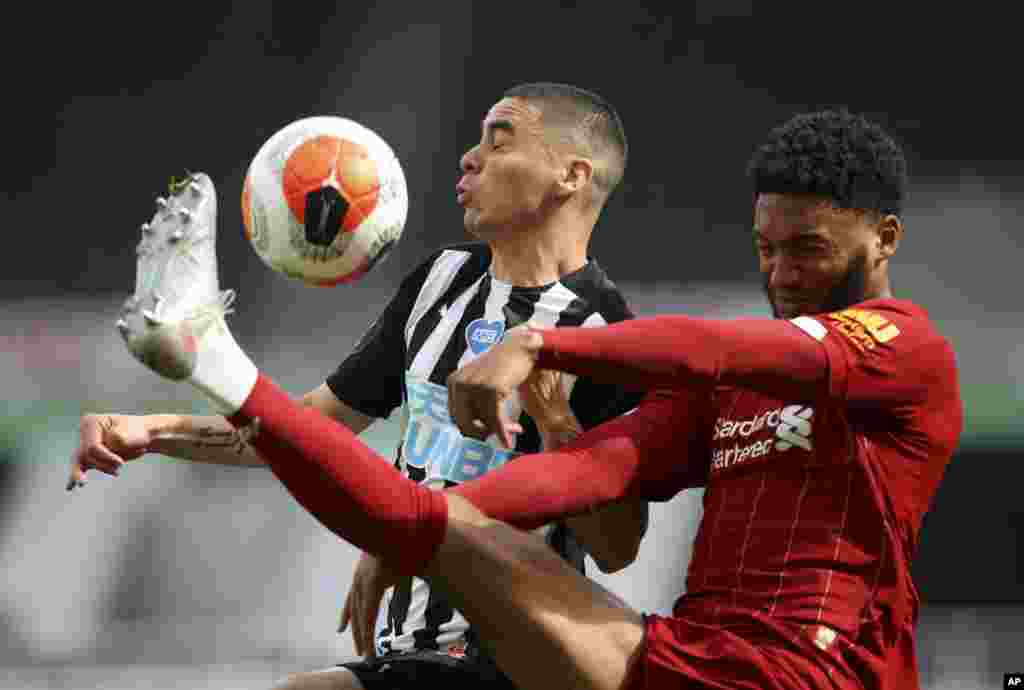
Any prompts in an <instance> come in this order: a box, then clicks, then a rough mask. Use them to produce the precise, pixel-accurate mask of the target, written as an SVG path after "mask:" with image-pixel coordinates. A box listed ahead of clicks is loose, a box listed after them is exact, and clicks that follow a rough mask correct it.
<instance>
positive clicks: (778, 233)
mask: <svg viewBox="0 0 1024 690" xmlns="http://www.w3.org/2000/svg"><path fill="white" fill-rule="evenodd" d="M878 238H879V232H878V224H877V223H876V222H874V221H873V220H872V219H871V218H870V216H869V215H867V214H863V213H858V212H854V211H845V210H841V209H837V208H836V207H835V206H833V205H832V204H831V203H829V201H828V200H826V199H823V198H822V197H819V196H814V195H807V194H761V195H758V197H757V201H756V203H755V205H754V243H755V246H756V247H757V254H758V260H759V264H760V269H761V275H762V277H763V280H764V289H765V292H766V294H767V295H768V301H769V302H770V303H771V306H772V312H773V313H774V314H775V316H776V317H777V318H783V319H791V318H794V317H796V316H800V315H803V314H818V313H822V312H827V311H834V310H837V309H842V308H844V307H847V306H849V305H851V304H856V303H857V302H861V301H863V300H865V299H868V298H869V297H872V296H873V295H872V288H873V285H874V284H875V283H876V282H877V281H875V280H874V275H873V272H874V269H875V268H876V267H877V266H878V265H880V263H881V258H882V257H881V254H880V252H879V242H878V241H877V240H878Z"/></svg>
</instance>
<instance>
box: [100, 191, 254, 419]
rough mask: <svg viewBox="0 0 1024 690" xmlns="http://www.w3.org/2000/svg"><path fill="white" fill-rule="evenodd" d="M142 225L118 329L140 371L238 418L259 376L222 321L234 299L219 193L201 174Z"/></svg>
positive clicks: (163, 202) (165, 200)
mask: <svg viewBox="0 0 1024 690" xmlns="http://www.w3.org/2000/svg"><path fill="white" fill-rule="evenodd" d="M156 206H157V208H156V213H155V215H154V216H153V219H152V220H151V221H150V222H149V223H144V224H143V225H142V240H141V241H140V242H139V246H138V249H137V254H138V261H137V264H136V275H135V294H133V295H132V296H131V297H129V298H128V299H127V300H126V301H125V303H124V306H123V307H122V308H121V315H120V318H119V319H118V321H117V329H118V331H120V333H121V336H122V337H123V338H124V341H125V343H126V344H127V345H128V349H129V350H131V353H132V354H133V355H134V356H135V358H136V359H138V360H139V361H140V362H142V364H144V365H145V366H147V367H148V368H150V369H152V370H153V371H155V372H156V373H157V374H159V375H160V376H163V377H164V378H168V379H171V380H172V381H186V380H187V381H189V382H191V383H192V384H193V385H195V386H196V387H197V388H199V389H200V390H201V391H203V392H204V393H205V394H206V395H207V396H208V397H209V398H210V399H211V400H212V401H213V403H214V405H215V406H216V407H217V408H218V410H219V411H220V412H222V413H225V414H230V413H233V412H235V411H237V410H238V409H239V408H240V407H241V406H242V404H243V403H244V402H245V398H246V397H247V396H248V394H249V391H250V390H251V389H252V385H253V384H254V383H255V381H256V368H255V366H254V365H253V364H252V362H251V361H250V360H249V358H248V357H247V356H246V355H245V353H244V352H242V350H241V348H239V347H238V344H237V343H236V342H235V340H234V338H233V337H232V335H231V332H230V331H229V330H228V327H227V323H226V322H225V320H224V317H225V316H226V315H227V314H228V313H230V311H231V305H232V303H233V301H234V298H235V293H234V291H232V290H224V291H221V290H220V287H219V285H218V281H217V252H216V237H217V192H216V190H215V188H214V185H213V181H212V180H210V178H209V177H208V176H207V175H204V174H202V173H196V174H190V175H188V176H187V177H186V178H185V179H184V180H181V181H177V182H176V181H173V180H172V182H171V184H170V185H169V195H168V197H167V198H163V197H160V198H158V199H157V200H156Z"/></svg>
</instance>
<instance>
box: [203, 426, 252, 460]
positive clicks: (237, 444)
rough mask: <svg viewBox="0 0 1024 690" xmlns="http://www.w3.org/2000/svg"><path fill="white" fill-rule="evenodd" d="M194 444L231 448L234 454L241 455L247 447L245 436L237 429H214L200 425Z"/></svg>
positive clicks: (204, 446)
mask: <svg viewBox="0 0 1024 690" xmlns="http://www.w3.org/2000/svg"><path fill="white" fill-rule="evenodd" d="M194 444H195V445H196V446H198V447H199V448H231V449H232V450H234V451H235V454H236V455H241V454H242V453H244V452H245V449H246V448H248V447H249V444H248V443H247V442H246V438H245V437H244V436H243V435H242V434H241V433H240V432H239V431H238V430H237V429H231V430H224V429H214V428H213V427H200V428H199V429H198V430H197V438H195V439H194Z"/></svg>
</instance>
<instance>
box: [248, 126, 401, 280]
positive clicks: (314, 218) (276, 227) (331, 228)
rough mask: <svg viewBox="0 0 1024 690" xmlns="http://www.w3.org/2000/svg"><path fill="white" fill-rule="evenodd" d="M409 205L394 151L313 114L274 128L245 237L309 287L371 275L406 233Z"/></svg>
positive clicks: (357, 129) (251, 182)
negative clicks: (374, 267)
mask: <svg viewBox="0 0 1024 690" xmlns="http://www.w3.org/2000/svg"><path fill="white" fill-rule="evenodd" d="M408 210H409V197H408V193H407V190H406V186H405V175H404V173H403V172H402V166H401V164H400V163H399V161H398V158H396V157H395V153H394V151H392V150H391V147H390V146H388V144H387V143H386V142H385V141H384V140H383V139H381V138H380V136H378V135H377V134H376V133H375V132H373V131H371V130H370V129H368V128H367V127H364V126H363V125H361V124H359V123H358V122H354V121H352V120H349V119H347V118H343V117H334V116H318V117H309V118H305V119H302V120H298V121H296V122H293V123H291V124H289V125H287V126H286V127H284V128H282V129H281V130H279V131H278V132H276V133H275V134H274V135H273V136H272V137H270V139H268V140H267V141H266V143H264V144H263V146H262V147H260V150H259V151H258V152H257V153H256V156H255V157H254V158H253V160H252V163H251V164H250V165H249V171H248V173H247V174H246V177H245V185H244V187H243V189H242V220H243V222H244V224H245V235H246V238H248V240H249V242H250V243H251V244H252V246H253V248H254V249H255V250H256V253H257V254H259V256H260V258H261V259H263V261H264V262H265V263H266V264H267V265H268V266H270V267H271V268H272V269H274V270H275V271H279V272H280V273H283V274H284V275H286V276H289V277H291V278H296V279H298V280H301V281H302V282H304V283H308V284H310V285H323V286H329V285H337V284H339V283H348V282H352V281H354V280H357V279H359V278H360V277H361V276H363V275H365V274H366V272H367V271H369V270H370V269H371V268H373V266H374V265H376V264H377V263H378V262H379V261H380V260H381V259H383V258H384V257H385V256H386V255H387V253H388V252H389V251H390V250H391V249H392V248H393V247H394V246H395V244H396V243H397V242H398V240H399V238H400V237H401V236H402V230H403V228H404V227H405V219H406V215H407V213H408Z"/></svg>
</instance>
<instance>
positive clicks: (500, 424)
mask: <svg viewBox="0 0 1024 690" xmlns="http://www.w3.org/2000/svg"><path fill="white" fill-rule="evenodd" d="M543 344H544V339H543V337H542V336H541V334H540V332H539V331H537V330H535V329H532V328H529V327H528V326H518V327H516V328H513V329H512V330H510V331H509V332H508V333H506V334H505V338H504V339H503V340H502V341H501V342H500V343H499V344H497V345H495V346H494V347H492V348H491V349H490V350H488V351H487V352H485V353H484V354H482V355H480V356H479V357H477V358H476V359H474V360H473V361H472V362H470V363H468V364H466V365H465V366H463V367H462V368H461V369H459V370H457V371H454V372H452V373H451V375H449V376H448V411H449V414H451V417H452V420H453V421H454V422H455V424H456V426H458V427H459V430H460V431H461V432H462V433H463V435H465V436H469V437H472V438H477V439H484V438H487V437H488V436H490V435H491V434H496V435H497V436H498V439H499V440H500V441H501V442H502V443H503V444H505V447H506V448H511V447H512V444H513V440H512V434H515V433H521V432H522V427H520V426H519V425H518V424H516V423H514V422H513V421H512V420H510V419H508V418H507V415H506V414H505V409H504V404H503V403H504V401H505V400H506V399H507V398H508V397H509V396H510V395H512V393H513V392H514V391H515V390H516V389H517V388H519V386H520V385H521V384H522V383H523V382H524V381H526V379H527V378H528V377H529V376H530V373H531V372H532V371H533V368H534V364H535V363H536V361H537V354H538V353H539V352H540V348H541V345H543Z"/></svg>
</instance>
